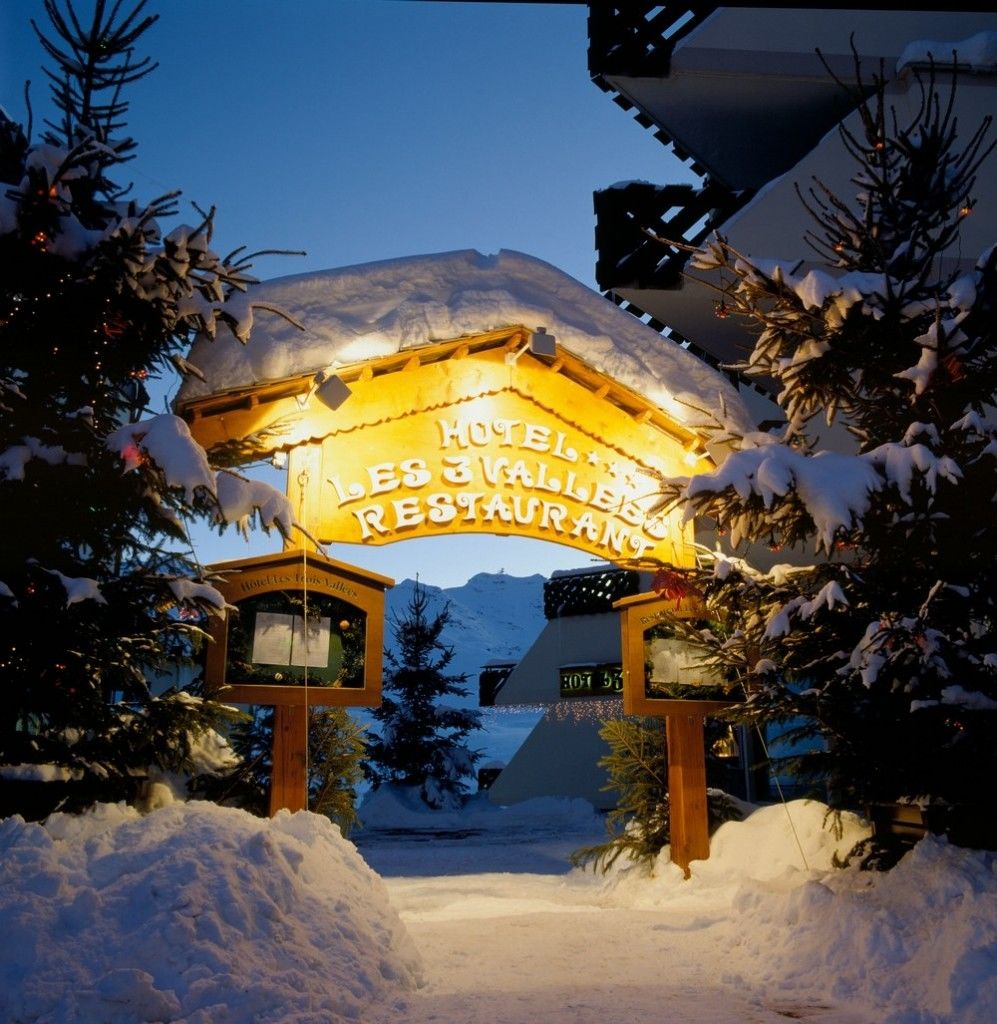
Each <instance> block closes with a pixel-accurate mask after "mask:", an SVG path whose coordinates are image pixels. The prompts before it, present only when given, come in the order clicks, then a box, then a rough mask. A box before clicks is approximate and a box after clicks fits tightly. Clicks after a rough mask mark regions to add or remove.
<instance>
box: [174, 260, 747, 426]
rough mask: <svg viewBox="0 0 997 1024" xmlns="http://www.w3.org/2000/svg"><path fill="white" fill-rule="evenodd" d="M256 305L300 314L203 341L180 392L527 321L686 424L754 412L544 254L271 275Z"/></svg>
mask: <svg viewBox="0 0 997 1024" xmlns="http://www.w3.org/2000/svg"><path fill="white" fill-rule="evenodd" d="M252 301H253V302H254V303H265V304H272V305H274V306H277V307H279V308H280V309H281V310H283V311H285V312H287V313H289V314H290V315H291V316H292V317H294V318H295V319H296V320H298V321H299V322H300V323H302V324H303V325H304V327H305V329H304V331H299V330H298V329H296V328H295V327H294V326H292V325H291V324H289V323H287V322H285V321H284V320H283V319H281V318H279V317H276V316H269V315H260V316H257V317H256V322H255V325H254V327H253V331H252V335H251V338H250V340H249V342H248V343H247V344H246V345H244V346H243V345H240V344H238V343H236V342H235V341H234V340H232V339H228V338H225V337H223V338H219V339H218V340H216V341H211V340H209V339H207V338H201V339H198V340H197V341H196V342H195V343H194V345H193V347H192V349H191V352H190V355H189V357H188V359H189V361H190V362H191V363H193V364H194V365H195V366H196V367H197V368H198V369H199V370H200V371H201V372H202V373H203V374H204V376H205V381H203V382H202V381H200V380H197V379H196V378H194V377H188V378H187V379H186V380H185V382H184V385H183V387H182V389H181V391H180V399H181V400H189V399H193V398H199V397H202V396H204V395H209V394H217V393H221V392H225V391H230V390H235V389H239V388H245V387H250V386H253V385H256V384H265V383H269V382H272V381H277V380H283V379H285V378H288V377H293V376H297V375H300V374H307V373H312V372H316V371H318V370H321V369H323V368H325V367H329V366H333V367H335V366H348V365H350V364H354V363H359V362H362V361H364V360H369V359H378V358H383V357H385V356H389V355H393V354H395V353H396V352H399V351H404V350H408V349H417V348H420V347H422V346H426V345H430V344H432V343H434V342H437V341H445V340H450V339H454V338H460V337H464V336H466V335H473V334H482V333H485V332H487V331H491V330H498V329H500V328H503V327H510V326H513V325H517V324H521V325H522V326H524V327H528V328H534V327H540V326H543V327H546V328H547V330H548V331H549V332H550V333H552V334H553V335H554V336H555V337H556V339H557V342H558V344H559V345H560V346H561V347H562V348H564V349H565V350H567V351H568V352H570V353H572V354H573V355H575V356H578V357H579V358H581V359H584V360H585V361H586V362H588V363H589V364H591V365H592V366H594V367H595V368H596V369H597V370H599V371H601V372H602V373H605V374H607V375H608V376H610V377H612V378H614V379H615V380H616V381H618V382H619V383H620V384H623V385H624V386H626V387H629V388H631V389H632V390H633V391H635V392H637V393H638V394H640V395H643V396H644V397H645V398H646V399H647V400H648V401H650V402H653V403H654V404H655V405H657V406H658V407H659V408H661V409H663V410H664V411H665V412H667V413H668V414H669V415H671V416H673V417H674V418H675V419H677V420H679V422H682V423H685V424H686V425H689V426H693V425H695V424H696V423H700V422H702V420H703V417H702V416H701V415H699V414H697V413H696V412H695V410H694V409H692V408H690V407H689V404H690V403H691V404H693V405H694V406H697V407H699V408H700V409H702V408H706V409H708V410H711V411H719V405H720V402H719V399H720V397H721V396H722V397H723V400H724V402H725V403H726V406H727V411H728V420H729V421H733V423H734V424H735V425H737V426H738V427H740V428H742V429H753V421H752V418H751V416H750V414H749V413H748V411H747V408H746V407H745V406H744V404H743V403H742V401H741V399H740V398H739V397H738V394H737V391H736V390H735V388H734V387H733V386H732V385H731V384H730V382H729V381H728V380H727V379H726V378H725V377H724V376H723V374H721V373H719V372H718V371H716V370H714V369H713V368H712V367H710V366H707V365H706V364H705V363H703V362H702V361H700V360H699V359H698V358H696V357H695V356H693V355H691V354H690V353H688V352H686V351H685V350H683V349H681V348H680V347H679V346H678V345H676V344H674V343H673V342H671V341H668V340H667V339H664V338H662V337H661V336H660V335H659V334H658V333H657V332H656V331H655V330H653V329H652V328H650V327H648V326H647V325H646V324H644V323H642V322H641V321H639V320H638V319H636V318H635V317H634V316H632V315H630V314H629V313H625V312H624V311H623V310H621V309H619V308H618V307H616V306H615V305H614V304H613V303H612V302H610V301H608V300H607V299H605V298H604V297H603V296H601V295H599V294H598V292H595V291H593V290H592V289H590V288H586V287H585V286H584V285H582V284H580V283H579V282H578V281H576V280H575V279H574V278H572V277H569V276H568V275H567V274H565V273H564V272H563V271H560V270H558V269H557V268H556V267H553V266H551V265H550V264H549V263H545V262H544V261H542V260H539V259H536V258H535V257H532V256H527V255H525V254H523V253H519V252H513V251H511V250H508V249H503V250H501V251H500V252H499V253H498V254H497V255H491V256H485V255H482V254H481V253H479V252H476V251H475V250H473V249H465V250H462V251H459V252H448V253H438V254H435V255H428V256H410V257H404V258H401V259H393V260H383V261H379V262H376V263H366V264H361V265H358V266H353V267H343V268H341V269H338V270H324V271H317V272H315V273H310V274H299V275H295V276H292V277H283V278H277V279H275V280H272V281H268V282H264V283H263V284H261V285H259V286H258V287H257V288H255V289H254V291H253V293H252Z"/></svg>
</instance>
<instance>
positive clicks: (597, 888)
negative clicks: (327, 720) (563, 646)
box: [0, 795, 997, 1024]
mask: <svg viewBox="0 0 997 1024" xmlns="http://www.w3.org/2000/svg"><path fill="white" fill-rule="evenodd" d="M378 796H379V799H378V800H377V801H375V803H373V804H371V805H370V806H368V808H367V827H366V829H365V831H364V832H362V833H361V834H360V836H359V847H360V854H361V855H362V857H363V858H365V859H366V860H367V862H368V863H369V864H370V865H371V866H372V867H373V869H374V870H371V868H370V867H368V865H367V864H365V863H364V861H363V860H362V859H361V856H360V855H358V853H357V850H356V848H355V847H354V846H353V844H352V843H350V842H347V841H346V840H344V839H342V838H341V837H340V835H339V834H338V831H337V830H336V829H335V827H334V826H331V825H329V823H328V822H326V821H325V820H324V819H322V818H319V817H317V816H315V815H311V814H296V815H290V814H286V813H283V814H281V815H278V816H277V817H276V818H275V819H273V820H272V821H265V820H260V819H256V818H252V817H250V816H249V815H246V814H244V813H242V812H240V811H234V810H231V809H224V808H219V807H215V806H214V805H210V804H204V803H199V804H196V803H195V804H186V805H184V804H173V805H169V806H166V807H163V808H161V809H159V810H157V811H154V812H152V813H151V814H149V815H147V816H145V817H139V816H138V815H137V814H136V813H135V812H133V811H129V810H126V809H124V808H121V807H101V808H99V809H98V811H97V812H96V813H94V814H91V815H87V816H85V817H82V818H71V817H67V816H63V815H55V816H54V817H53V818H52V819H50V820H49V822H48V823H47V825H45V826H44V827H43V826H41V825H32V824H25V823H24V822H22V821H21V820H20V819H18V818H10V819H7V820H6V821H3V822H0V880H2V881H0V920H2V921H3V923H4V924H3V928H2V929H0V1020H3V1021H4V1022H9V1024H22V1022H25V1024H26V1022H29V1021H30V1022H37V1021H44V1022H49V1024H83V1022H85V1024H97V1022H100V1024H126V1022H127V1024H135V1022H138V1021H160V1022H174V1024H180V1022H184V1024H208V1022H211V1024H347V1022H356V1021H362V1022H366V1024H405V1022H412V1024H428V1022H430V1021H435V1022H440V1024H444V1022H445V1024H477V1022H482V1024H484V1022H488V1024H526V1022H530V1024H533V1022H535V1021H538V1020H541V1021H544V1022H551V1024H558V1022H564V1024H568V1022H571V1024H589V1022H592V1024H595V1022H597V1021H598V1022H599V1024H606V1022H611V1021H623V1020H645V1021H650V1020H653V1021H663V1022H669V1024H735V1022H736V1024H745V1022H753V1024H776V1022H779V1021H783V1022H784V1021H786V1020H790V1019H791V1020H807V1021H812V1022H814V1024H990V1022H991V1021H992V1020H993V1019H994V1008H995V1007H997V879H995V872H994V863H995V861H994V856H993V855H991V854H984V853H980V852H976V851H970V850H962V849H958V848H956V847H951V846H948V845H946V844H945V843H944V842H941V841H938V840H926V841H924V842H922V843H920V844H919V845H918V846H917V847H916V848H915V849H914V851H913V852H912V853H910V854H909V855H908V856H907V857H906V858H905V859H904V860H903V861H902V862H901V863H900V865H899V866H898V867H897V868H896V869H894V871H893V872H891V873H889V874H886V875H874V874H863V873H861V872H858V871H852V870H848V871H836V870H833V869H832V868H831V855H832V852H833V851H834V849H835V848H839V849H843V848H846V847H847V846H849V845H850V844H851V843H852V842H854V841H855V839H856V838H857V837H858V836H860V835H861V834H862V830H861V827H860V825H859V823H858V822H857V821H849V822H847V823H846V832H845V835H844V836H842V837H841V839H840V840H836V839H835V837H834V836H833V835H832V834H831V833H830V832H828V831H827V830H826V829H824V827H823V824H824V808H823V807H822V806H821V805H819V804H813V803H809V804H808V803H803V802H796V803H793V804H791V805H789V814H788V815H787V811H786V809H784V808H783V807H769V808H762V809H760V810H758V811H756V812H755V813H754V814H752V815H751V817H749V818H748V819H747V820H746V821H745V822H743V823H728V824H727V825H724V826H723V827H722V828H721V830H720V831H719V832H718V833H717V835H716V836H715V837H714V841H713V847H712V855H711V859H710V860H709V861H705V862H696V863H694V864H693V876H692V878H691V879H690V880H688V881H684V880H683V879H682V877H681V873H680V872H679V871H678V870H677V869H676V868H675V867H674V866H672V865H671V864H670V863H669V862H668V860H667V857H663V858H661V859H660V860H659V862H658V864H657V865H656V866H655V869H654V871H653V872H648V871H646V870H642V869H637V868H633V867H629V868H625V869H622V870H615V871H613V872H612V873H611V874H610V875H608V876H602V875H599V874H594V873H592V872H591V871H582V870H570V869H569V866H568V863H567V855H568V853H569V852H570V851H571V850H572V849H575V848H577V847H579V846H581V845H584V844H587V843H590V842H592V841H594V840H595V839H597V838H599V837H600V836H601V833H602V823H601V821H600V819H599V818H598V817H597V816H596V815H594V814H593V813H592V811H591V808H589V807H588V805H587V804H585V803H584V802H582V801H558V800H540V801H532V802H530V803H528V804H522V805H519V806H517V807H513V808H507V809H497V808H494V807H492V806H491V805H489V804H488V803H487V802H485V801H475V802H473V803H472V805H471V806H470V807H469V808H468V810H467V811H465V812H464V813H462V814H453V815H441V814H431V813H422V812H418V811H417V809H416V808H415V807H413V806H412V805H411V804H410V803H407V802H406V801H405V800H404V799H399V798H397V797H396V796H393V795H388V796H387V797H382V796H381V795H378ZM790 817H791V819H792V822H793V828H791V827H790V825H789V821H790ZM793 829H795V832H796V835H797V836H798V837H799V846H798V845H797V842H796V839H795V838H794V834H793ZM800 847H802V851H803V853H805V855H806V860H807V864H808V866H807V867H806V868H804V867H803V865H802V860H801V852H800ZM375 870H376V871H378V872H380V873H381V875H382V876H384V877H383V880H382V878H379V877H378V875H376V874H375V873H374V871H375Z"/></svg>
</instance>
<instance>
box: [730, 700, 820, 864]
mask: <svg viewBox="0 0 997 1024" xmlns="http://www.w3.org/2000/svg"><path fill="white" fill-rule="evenodd" d="M745 692H747V691H745ZM755 733H756V734H757V736H758V742H759V743H760V744H761V747H762V753H763V754H764V755H765V760H766V761H767V762H768V763H769V767H770V768H771V765H772V755H771V754H770V753H769V747H768V744H767V743H766V742H765V735H764V733H763V732H762V727H761V726H760V725H758V724H756V725H755ZM745 754H747V751H745ZM771 778H772V781H773V782H774V783H775V788H776V790H777V792H778V793H779V800H780V801H781V803H782V807H783V810H784V811H785V812H786V820H787V821H788V822H789V828H790V831H791V832H792V833H793V839H795V840H796V848H797V849H798V850H799V851H800V859H801V860H802V861H803V867H804V870H806V871H809V870H810V863H809V861H808V860H807V855H806V853H804V852H803V843H802V842H801V841H800V835H799V833H798V832H797V831H796V825H795V824H794V823H793V816H792V815H791V814H790V813H789V803H788V801H787V800H786V795H785V793H783V791H782V785H781V784H780V782H779V776H778V775H775V774H774V773H772V774H771Z"/></svg>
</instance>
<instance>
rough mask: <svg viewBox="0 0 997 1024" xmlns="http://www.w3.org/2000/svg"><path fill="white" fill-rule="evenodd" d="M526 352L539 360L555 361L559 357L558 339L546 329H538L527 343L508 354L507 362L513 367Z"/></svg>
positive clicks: (532, 333) (506, 356) (531, 334)
mask: <svg viewBox="0 0 997 1024" xmlns="http://www.w3.org/2000/svg"><path fill="white" fill-rule="evenodd" d="M524 352H529V353H530V355H531V356H536V357H537V358H538V359H554V358H556V356H557V338H555V337H554V335H553V334H548V333H547V328H546V327H538V328H537V329H536V330H535V331H532V332H531V333H530V336H529V338H528V339H527V341H526V343H525V344H523V345H521V346H520V347H519V348H518V349H516V351H515V352H507V353H506V355H505V361H506V362H507V363H508V364H509V365H510V366H512V365H513V364H514V363H516V362H518V361H519V357H520V356H521V355H523V353H524Z"/></svg>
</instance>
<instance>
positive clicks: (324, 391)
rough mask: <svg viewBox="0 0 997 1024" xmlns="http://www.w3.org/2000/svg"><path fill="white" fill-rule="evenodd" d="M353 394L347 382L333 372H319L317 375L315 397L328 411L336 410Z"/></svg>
mask: <svg viewBox="0 0 997 1024" xmlns="http://www.w3.org/2000/svg"><path fill="white" fill-rule="evenodd" d="M352 393H353V392H352V391H351V390H350V389H349V387H348V386H347V384H346V381H344V380H343V378H342V377H340V376H339V374H337V373H333V372H332V371H331V370H319V372H318V373H316V374H315V385H314V394H315V397H316V398H317V399H318V400H319V401H320V402H321V403H322V404H323V405H324V406H326V408H328V409H332V410H336V409H338V408H339V407H340V406H341V405H342V404H343V402H345V401H346V399H347V398H349V397H350V395H351V394H352Z"/></svg>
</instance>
